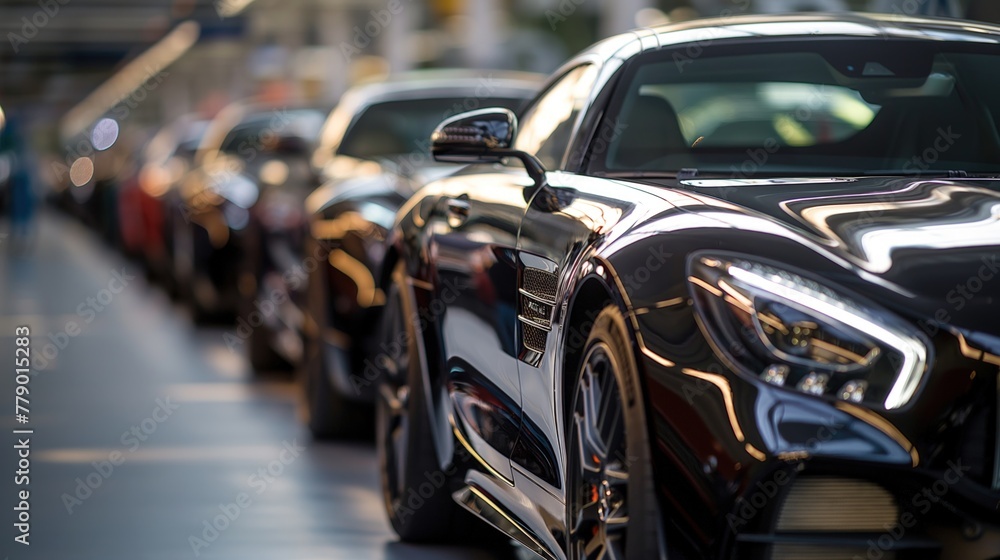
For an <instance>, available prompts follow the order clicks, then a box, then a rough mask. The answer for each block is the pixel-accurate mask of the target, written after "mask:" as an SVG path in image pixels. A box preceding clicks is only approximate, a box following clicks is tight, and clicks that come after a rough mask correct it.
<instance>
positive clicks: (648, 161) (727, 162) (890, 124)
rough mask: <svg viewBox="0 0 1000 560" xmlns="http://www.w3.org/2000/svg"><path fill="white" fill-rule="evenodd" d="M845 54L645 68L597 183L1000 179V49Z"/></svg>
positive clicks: (827, 51) (657, 56)
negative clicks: (719, 177) (688, 173)
mask: <svg viewBox="0 0 1000 560" xmlns="http://www.w3.org/2000/svg"><path fill="white" fill-rule="evenodd" d="M842 47H843V45H842V43H841V42H838V41H812V42H808V44H806V43H803V44H795V45H788V44H785V45H773V44H771V45H762V46H749V45H747V46H743V47H741V48H740V49H739V50H735V49H732V48H731V47H730V48H727V47H721V46H720V47H715V48H713V49H709V48H706V49H705V52H704V53H703V54H702V56H701V57H699V58H697V59H692V60H691V61H683V60H682V63H678V60H677V59H675V58H672V57H671V56H670V54H669V53H662V52H661V53H651V54H649V55H643V56H642V57H640V58H638V59H637V60H636V61H635V62H634V63H633V65H632V67H631V68H630V69H629V71H628V72H627V73H626V76H625V77H624V78H623V84H622V85H623V87H622V89H621V90H619V93H617V94H616V100H615V101H613V102H612V104H611V106H610V107H609V110H608V113H607V115H606V116H605V118H606V119H611V120H613V121H614V122H619V123H621V126H620V129H621V130H622V133H621V134H619V135H617V136H616V137H615V138H614V139H613V140H612V142H611V143H610V145H609V148H608V149H607V150H606V153H605V154H604V155H603V157H601V158H599V159H595V160H593V161H594V162H595V163H594V166H595V167H596V168H595V169H594V170H595V171H601V170H604V171H642V172H649V171H652V172H656V171H662V172H664V173H676V172H677V171H679V170H682V169H693V170H697V171H698V172H699V173H702V174H709V173H714V174H726V175H736V176H741V177H745V176H753V175H767V174H808V175H865V174H873V175H875V174H893V175H895V174H907V173H934V172H939V173H940V172H951V171H967V172H971V173H985V172H995V171H997V170H998V168H1000V135H998V133H997V125H998V119H1000V103H998V102H997V101H996V95H994V94H993V91H995V89H994V88H995V86H996V79H993V78H990V77H991V76H996V75H997V74H998V71H1000V51H998V50H997V49H996V47H987V46H969V45H967V44H957V43H956V44H948V43H941V44H934V45H927V44H922V43H915V42H914V43H911V42H907V41H895V42H894V41H882V40H879V41H859V42H858V43H857V44H856V45H854V47H853V48H852V49H843V48H842ZM988 50H992V53H988V52H985V51H988ZM755 51H756V52H755ZM975 51H982V52H975ZM592 168H593V167H592Z"/></svg>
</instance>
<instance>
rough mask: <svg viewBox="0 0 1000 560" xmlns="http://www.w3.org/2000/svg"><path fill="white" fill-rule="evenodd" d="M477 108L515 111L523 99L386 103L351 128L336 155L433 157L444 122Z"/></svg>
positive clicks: (367, 157) (460, 99)
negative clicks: (432, 149) (434, 136)
mask: <svg viewBox="0 0 1000 560" xmlns="http://www.w3.org/2000/svg"><path fill="white" fill-rule="evenodd" d="M470 99H474V100H475V101H476V107H473V109H475V108H477V107H505V108H507V109H510V110H512V111H516V110H517V109H518V108H519V107H520V106H521V104H522V103H523V101H524V100H523V99H513V98H504V97H496V98H485V99H481V98H475V97H468V96H467V97H444V98H437V99H416V100H405V101H402V100H401V101H386V102H383V103H377V104H375V105H372V106H370V107H368V108H367V109H365V110H364V112H362V113H361V115H360V116H358V117H356V118H355V120H354V123H353V124H351V126H350V128H349V129H348V130H347V133H346V134H345V135H344V140H343V141H342V142H341V143H340V148H339V149H338V150H337V153H338V154H340V155H345V156H351V157H355V158H359V159H382V158H391V157H393V156H398V155H402V154H410V153H430V137H431V133H432V132H434V129H435V128H436V127H437V125H439V124H441V121H443V120H445V119H447V118H448V117H451V116H454V115H457V114H459V113H462V112H465V111H466V110H469V108H468V107H467V103H468V101H469V100H470Z"/></svg>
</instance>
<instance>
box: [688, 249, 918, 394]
mask: <svg viewBox="0 0 1000 560" xmlns="http://www.w3.org/2000/svg"><path fill="white" fill-rule="evenodd" d="M688 280H689V282H690V284H691V287H692V288H691V289H692V296H693V299H694V302H695V308H696V310H697V317H698V322H699V325H700V326H701V328H702V330H703V331H704V332H705V335H706V336H707V338H708V340H709V341H710V342H711V344H712V345H713V346H714V348H715V351H716V353H717V354H719V356H720V357H721V358H723V359H725V360H726V361H728V362H729V364H728V365H729V366H730V367H732V368H733V369H735V370H736V371H740V372H742V373H744V374H748V375H754V376H759V377H760V378H762V379H764V380H765V381H767V382H768V383H771V384H774V385H779V386H784V387H789V388H794V389H797V390H799V391H802V392H804V393H809V394H812V395H816V396H823V397H831V398H838V399H842V400H845V401H849V402H854V403H861V402H865V403H881V405H882V406H884V407H885V408H887V409H895V408H900V407H902V406H904V405H906V403H908V402H909V401H910V399H911V398H912V397H913V395H914V394H915V393H916V391H917V389H918V388H919V387H920V382H921V379H922V378H923V376H924V372H925V370H926V369H927V365H928V363H929V356H928V354H929V344H928V343H926V342H925V338H924V337H923V336H922V335H921V334H920V332H919V331H917V330H916V329H915V328H914V327H913V325H911V324H908V323H906V322H905V321H903V320H902V319H900V318H898V317H896V316H895V315H893V314H891V313H889V312H887V311H884V310H880V309H877V308H876V307H875V306H874V305H872V304H868V303H865V302H863V301H862V300H861V299H860V298H856V297H848V296H846V295H845V294H843V293H842V292H839V291H837V290H834V289H831V288H829V287H827V286H824V285H821V284H819V283H818V282H815V281H813V280H810V279H808V278H805V277H803V276H801V275H799V274H796V273H793V272H790V271H787V270H781V269H778V268H775V267H773V266H770V265H767V264H762V263H759V262H753V261H750V260H746V259H743V258H739V257H723V256H714V255H713V256H706V255H700V256H696V257H695V258H693V259H692V260H691V262H690V264H689V276H688Z"/></svg>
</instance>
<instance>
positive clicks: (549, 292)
mask: <svg viewBox="0 0 1000 560" xmlns="http://www.w3.org/2000/svg"><path fill="white" fill-rule="evenodd" d="M556 284H557V277H556V275H555V274H554V273H552V272H548V271H546V270H542V269H539V268H530V267H525V268H523V269H522V271H521V289H520V297H519V299H520V306H519V307H520V309H519V310H518V316H517V319H518V321H519V322H520V323H521V345H522V346H523V347H524V350H525V351H526V352H522V359H524V360H525V361H528V362H533V361H537V360H538V358H540V357H541V354H543V353H544V352H545V340H546V338H547V337H548V334H549V331H550V330H551V329H552V314H553V312H554V310H555V305H556Z"/></svg>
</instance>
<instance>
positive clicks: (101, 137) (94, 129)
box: [53, 116, 148, 248]
mask: <svg viewBox="0 0 1000 560" xmlns="http://www.w3.org/2000/svg"><path fill="white" fill-rule="evenodd" d="M147 134H148V132H147V129H146V128H144V127H141V126H128V127H126V128H122V124H120V123H119V122H118V121H117V120H115V119H114V118H112V117H110V116H105V117H103V118H101V119H99V120H97V121H96V122H94V123H92V124H91V125H90V126H88V127H87V128H86V130H83V131H81V132H79V133H76V134H74V135H72V136H71V137H69V139H68V140H66V141H65V142H64V144H63V146H62V149H63V152H62V154H61V159H62V160H63V161H61V162H59V163H58V164H56V165H55V166H54V167H55V168H57V169H58V170H57V171H56V173H55V175H56V180H57V183H56V184H55V185H53V187H54V190H55V192H54V195H53V196H54V198H55V202H56V204H57V205H58V206H59V207H61V208H62V209H64V210H65V211H66V212H67V213H69V214H70V215H72V216H75V217H76V218H77V219H79V220H80V221H82V222H83V223H84V224H86V225H87V226H89V227H91V228H93V229H94V230H95V231H97V232H98V233H99V234H100V235H101V238H102V239H103V240H104V241H105V242H106V243H108V244H109V245H111V246H112V247H115V248H121V238H120V236H119V232H120V224H119V211H118V202H119V196H118V191H119V188H120V186H121V184H122V181H123V179H122V178H123V177H128V176H130V175H131V174H132V172H133V169H134V166H135V158H136V157H137V150H136V149H135V146H137V145H142V144H144V143H145V139H146V138H147Z"/></svg>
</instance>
